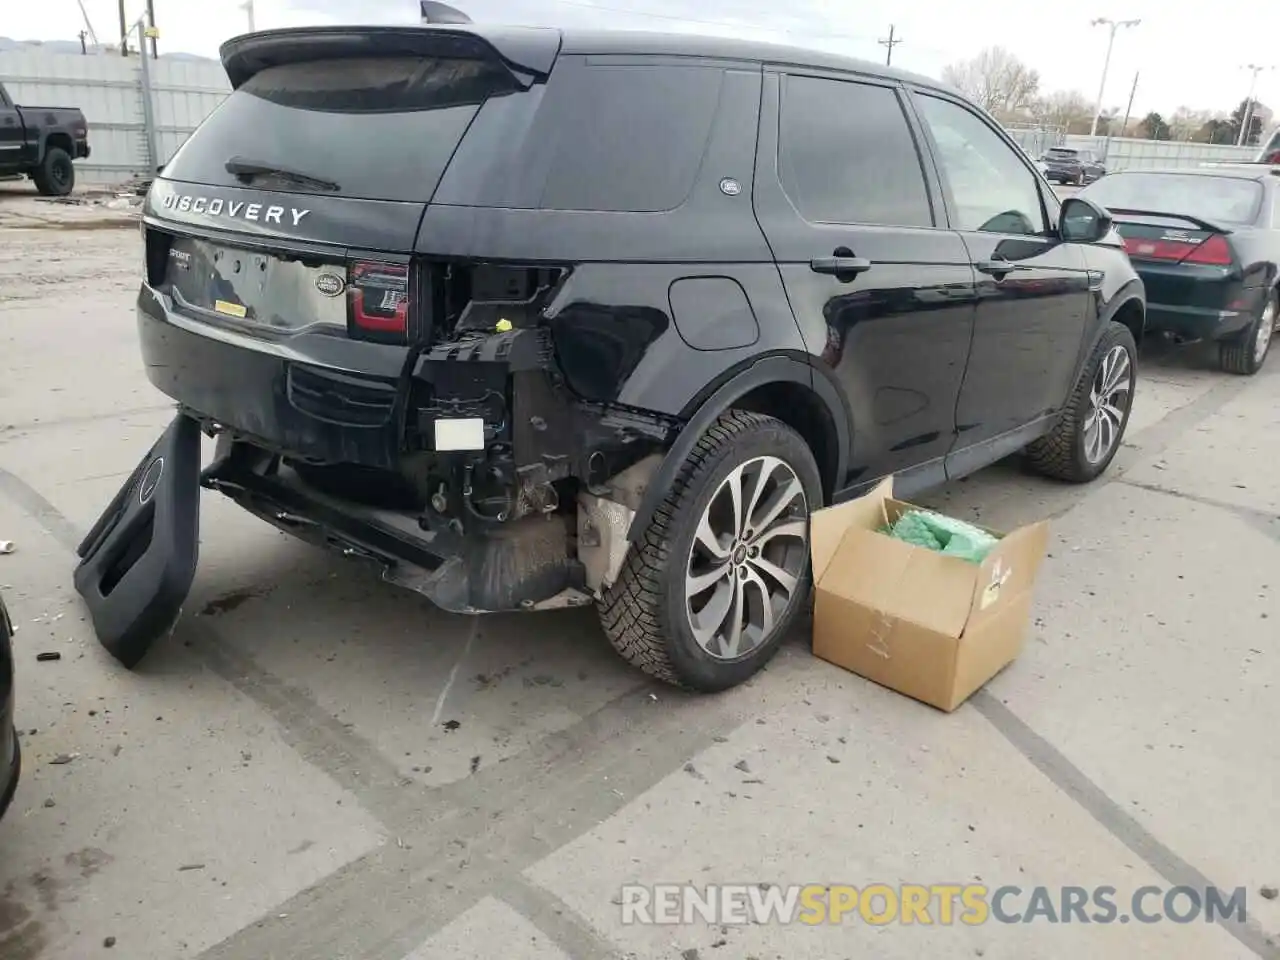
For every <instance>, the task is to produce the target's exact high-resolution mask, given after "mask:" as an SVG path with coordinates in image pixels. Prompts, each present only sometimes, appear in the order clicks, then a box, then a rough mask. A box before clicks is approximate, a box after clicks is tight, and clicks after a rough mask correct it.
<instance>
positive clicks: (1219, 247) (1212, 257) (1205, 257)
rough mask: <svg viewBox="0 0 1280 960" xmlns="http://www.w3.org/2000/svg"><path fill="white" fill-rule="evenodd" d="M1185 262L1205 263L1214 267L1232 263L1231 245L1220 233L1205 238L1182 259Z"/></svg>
mask: <svg viewBox="0 0 1280 960" xmlns="http://www.w3.org/2000/svg"><path fill="white" fill-rule="evenodd" d="M1182 262H1183V263H1204V264H1208V265H1210V266H1214V267H1227V266H1230V265H1231V247H1230V246H1229V245H1228V244H1227V241H1226V239H1225V238H1224V237H1223V236H1222V235H1221V234H1218V233H1215V234H1214V235H1213V236H1212V237H1209V239H1207V240H1205V242H1204V243H1202V244H1200V246H1198V247H1196V248H1195V249H1194V250H1192V251H1191V252H1190V253H1189V254H1187V255H1186V256H1185V257H1183V259H1182Z"/></svg>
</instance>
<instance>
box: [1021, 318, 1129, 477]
mask: <svg viewBox="0 0 1280 960" xmlns="http://www.w3.org/2000/svg"><path fill="white" fill-rule="evenodd" d="M1137 359H1138V347H1137V344H1136V343H1134V340H1133V334H1132V333H1131V332H1130V331H1129V328H1128V327H1126V326H1125V325H1124V324H1122V323H1117V322H1115V321H1114V320H1113V321H1111V322H1110V323H1108V324H1107V329H1106V330H1104V331H1103V333H1102V336H1101V337H1100V338H1099V340H1098V344H1097V346H1095V347H1094V348H1093V353H1092V354H1091V355H1090V357H1089V362H1088V363H1086V364H1085V365H1084V369H1083V370H1081V371H1080V378H1079V380H1077V381H1076V387H1075V390H1073V391H1072V393H1071V399H1070V400H1069V401H1068V402H1067V406H1066V410H1065V412H1064V413H1063V415H1062V419H1061V420H1059V421H1058V423H1057V425H1056V426H1055V427H1054V428H1053V430H1052V431H1051V432H1050V433H1048V434H1046V435H1045V436H1043V437H1041V438H1040V439H1038V440H1035V441H1033V442H1032V443H1031V444H1029V445H1028V446H1027V449H1026V456H1027V462H1028V464H1029V465H1030V467H1031V469H1033V470H1035V471H1036V472H1037V473H1040V474H1043V475H1044V476H1046V477H1052V478H1053V479H1055V480H1064V481H1066V482H1068V483H1088V482H1089V481H1090V480H1093V479H1095V478H1096V477H1098V476H1100V475H1101V474H1102V473H1103V472H1104V471H1105V470H1106V469H1107V467H1109V466H1110V465H1111V461H1112V460H1113V459H1114V458H1115V455H1116V451H1118V450H1119V449H1120V444H1121V443H1122V442H1123V440H1124V431H1125V427H1127V426H1128V424H1129V411H1130V410H1131V409H1132V408H1133V393H1134V388H1135V386H1136V385H1137Z"/></svg>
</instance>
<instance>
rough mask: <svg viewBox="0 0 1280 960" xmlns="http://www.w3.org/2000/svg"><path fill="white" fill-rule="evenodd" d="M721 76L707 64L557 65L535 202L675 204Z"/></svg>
mask: <svg viewBox="0 0 1280 960" xmlns="http://www.w3.org/2000/svg"><path fill="white" fill-rule="evenodd" d="M562 66H563V67H564V69H561V67H562ZM723 82H724V69H723V68H721V67H716V66H704V65H688V66H681V65H675V64H672V63H669V62H667V63H660V64H649V63H634V62H633V63H611V62H608V61H603V62H592V61H591V60H589V59H588V60H585V61H578V60H574V61H570V62H568V63H565V64H562V65H557V67H556V69H555V70H553V71H552V76H551V80H550V82H549V84H548V86H547V92H546V96H545V98H544V103H545V107H544V109H545V110H546V111H547V112H546V116H545V120H546V123H544V124H543V123H540V124H539V128H540V129H539V131H538V135H539V136H547V137H550V138H551V142H552V144H553V149H552V150H551V151H549V153H547V154H544V156H545V159H546V162H547V167H546V170H547V173H546V179H545V180H544V181H543V183H542V187H541V190H540V192H539V195H538V199H537V206H538V207H540V208H541V209H544V210H596V211H613V212H627V213H659V212H663V211H667V210H673V209H675V208H676V207H678V206H680V205H681V204H682V203H683V202H684V201H685V199H686V198H687V197H688V196H689V192H690V191H691V190H692V188H693V184H694V181H695V180H696V179H697V176H698V170H699V167H700V166H701V164H702V157H703V154H704V153H705V152H706V148H707V141H708V140H709V138H710V134H711V127H712V123H713V121H714V120H715V116H716V106H717V103H718V102H719V99H720V88H721V85H722V83H723Z"/></svg>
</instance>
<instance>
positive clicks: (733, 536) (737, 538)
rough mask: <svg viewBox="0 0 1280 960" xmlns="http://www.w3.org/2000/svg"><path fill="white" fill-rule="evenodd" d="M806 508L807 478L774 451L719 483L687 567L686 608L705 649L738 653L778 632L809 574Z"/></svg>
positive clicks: (718, 654)
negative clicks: (802, 580)
mask: <svg viewBox="0 0 1280 960" xmlns="http://www.w3.org/2000/svg"><path fill="white" fill-rule="evenodd" d="M808 514H809V506H808V502H807V497H806V496H805V492H804V485H803V484H802V483H801V482H800V478H799V477H798V476H796V473H795V471H794V470H793V469H792V468H791V467H790V466H789V465H788V464H787V463H786V462H784V461H783V460H780V459H778V458H777V457H756V458H755V459H752V460H749V461H747V462H746V463H743V464H741V465H739V466H738V467H735V468H734V470H733V472H731V473H730V474H729V475H728V476H727V477H725V479H724V480H723V481H722V482H721V484H720V486H719V487H717V488H716V491H715V493H714V494H713V495H712V497H711V499H710V501H709V502H708V503H707V507H706V509H705V510H703V512H702V517H701V519H700V520H699V521H698V528H697V532H696V533H695V534H694V538H693V545H692V546H691V547H690V549H689V558H688V563H687V565H686V568H685V570H686V572H685V612H686V614H687V616H688V618H689V626H690V628H691V630H692V631H693V637H694V640H695V641H696V642H697V644H698V646H699V647H701V648H702V650H703V651H704V652H705V653H706V654H707V655H708V656H710V657H713V658H714V659H716V660H738V659H741V658H742V657H744V656H746V655H748V654H750V653H751V652H752V651H753V650H755V649H756V648H757V647H759V646H760V645H761V644H762V643H765V642H766V641H767V640H768V639H769V638H770V636H771V635H772V634H773V629H774V624H775V623H776V622H777V621H778V620H779V619H780V618H781V617H782V615H783V614H784V613H785V611H786V610H787V608H788V607H789V606H790V605H791V603H792V602H794V600H795V598H796V595H797V593H798V591H799V589H800V585H801V578H802V577H803V576H804V572H805V563H806V562H807V560H808V555H809V519H808Z"/></svg>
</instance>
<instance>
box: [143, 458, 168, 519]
mask: <svg viewBox="0 0 1280 960" xmlns="http://www.w3.org/2000/svg"><path fill="white" fill-rule="evenodd" d="M163 475H164V457H156V458H155V459H154V460H152V461H151V464H150V465H149V466H148V467H147V470H146V473H144V474H143V475H142V480H141V481H140V482H139V483H138V503H139V504H141V505H142V506H144V507H145V506H146V505H147V503H148V502H149V501H150V500H151V498H152V497H153V496H155V493H156V487H158V486H160V478H161V477H162V476H163Z"/></svg>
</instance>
